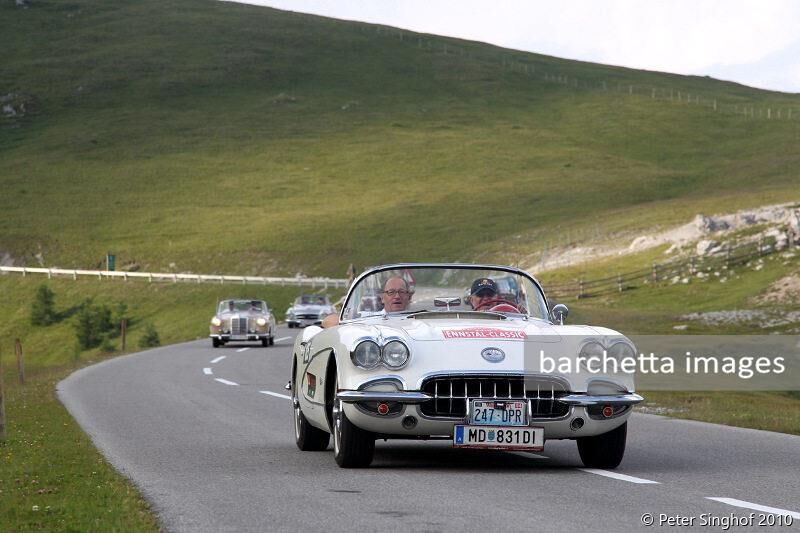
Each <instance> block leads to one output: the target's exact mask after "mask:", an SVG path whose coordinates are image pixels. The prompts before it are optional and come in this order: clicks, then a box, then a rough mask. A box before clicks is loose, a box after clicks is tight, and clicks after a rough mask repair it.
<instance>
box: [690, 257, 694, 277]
mask: <svg viewBox="0 0 800 533" xmlns="http://www.w3.org/2000/svg"><path fill="white" fill-rule="evenodd" d="M694 262H695V257H694V256H691V257H690V258H689V275H690V276H694V275H695V273H696V268H695V264H694Z"/></svg>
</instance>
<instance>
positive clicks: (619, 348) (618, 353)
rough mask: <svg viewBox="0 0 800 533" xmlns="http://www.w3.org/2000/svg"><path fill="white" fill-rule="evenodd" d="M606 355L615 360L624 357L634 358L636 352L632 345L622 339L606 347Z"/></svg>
mask: <svg viewBox="0 0 800 533" xmlns="http://www.w3.org/2000/svg"><path fill="white" fill-rule="evenodd" d="M608 355H609V356H611V357H613V358H614V359H616V360H617V361H620V360H622V359H625V358H630V359H635V358H636V352H635V351H634V349H633V346H631V345H630V344H628V343H627V342H624V341H623V342H618V343H616V344H614V345H612V346H611V348H609V349H608Z"/></svg>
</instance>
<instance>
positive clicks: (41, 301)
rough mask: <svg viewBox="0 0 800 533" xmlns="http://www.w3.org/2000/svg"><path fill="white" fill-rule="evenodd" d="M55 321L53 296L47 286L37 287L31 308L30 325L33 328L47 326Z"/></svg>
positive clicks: (56, 315)
mask: <svg viewBox="0 0 800 533" xmlns="http://www.w3.org/2000/svg"><path fill="white" fill-rule="evenodd" d="M57 321H58V314H57V313H56V306H55V294H53V291H51V290H50V287H48V286H47V285H39V288H38V289H37V290H36V297H35V298H34V300H33V305H32V306H31V324H33V325H34V326H49V325H50V324H54V323H56V322H57Z"/></svg>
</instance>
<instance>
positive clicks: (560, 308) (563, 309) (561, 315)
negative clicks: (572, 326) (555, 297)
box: [550, 304, 569, 326]
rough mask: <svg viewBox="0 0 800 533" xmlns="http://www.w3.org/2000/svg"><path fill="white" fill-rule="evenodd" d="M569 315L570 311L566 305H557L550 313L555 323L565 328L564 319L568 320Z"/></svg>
mask: <svg viewBox="0 0 800 533" xmlns="http://www.w3.org/2000/svg"><path fill="white" fill-rule="evenodd" d="M568 314H569V309H568V308H567V306H566V305H564V304H556V305H554V306H553V309H552V310H551V311H550V318H551V319H552V320H553V322H556V323H557V324H559V325H561V326H563V325H564V319H565V318H567V315H568Z"/></svg>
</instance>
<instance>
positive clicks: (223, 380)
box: [214, 378, 239, 387]
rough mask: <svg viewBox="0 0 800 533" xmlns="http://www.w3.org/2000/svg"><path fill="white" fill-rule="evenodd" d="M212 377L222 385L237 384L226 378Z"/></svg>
mask: <svg viewBox="0 0 800 533" xmlns="http://www.w3.org/2000/svg"><path fill="white" fill-rule="evenodd" d="M214 379H215V380H216V381H219V382H220V383H222V384H224V385H235V386H237V387H238V386H239V384H238V383H234V382H233V381H228V380H227V379H222V378H214Z"/></svg>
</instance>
